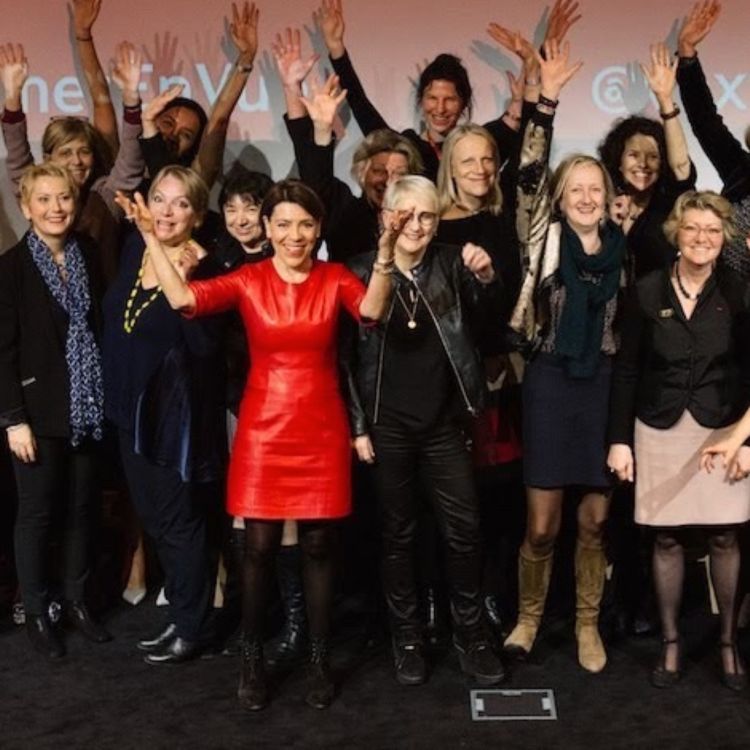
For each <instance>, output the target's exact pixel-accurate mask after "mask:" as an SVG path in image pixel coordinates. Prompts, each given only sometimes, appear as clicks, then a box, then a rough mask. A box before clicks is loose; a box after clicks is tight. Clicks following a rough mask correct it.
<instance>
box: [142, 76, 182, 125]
mask: <svg viewBox="0 0 750 750" xmlns="http://www.w3.org/2000/svg"><path fill="white" fill-rule="evenodd" d="M182 89H183V86H182V84H181V83H176V84H175V85H174V86H170V87H169V88H168V89H166V90H165V91H162V92H161V94H157V95H156V96H155V97H154V98H153V99H152V100H151V101H150V102H149V103H148V104H147V105H146V106H145V107H144V109H143V127H144V135H146V133H145V129H146V123H150V124H152V125H153V124H154V123H155V121H156V118H157V117H158V116H159V115H160V114H161V113H162V112H163V111H164V110H165V109H167V107H168V106H169V103H170V102H171V101H172V100H173V99H176V98H177V97H178V96H179V95H180V94H181V93H182ZM154 127H156V126H155V125H154Z"/></svg>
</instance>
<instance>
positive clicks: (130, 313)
mask: <svg viewBox="0 0 750 750" xmlns="http://www.w3.org/2000/svg"><path fill="white" fill-rule="evenodd" d="M147 258H148V252H144V253H143V260H142V261H141V267H140V268H139V269H138V276H137V277H136V279H135V284H133V288H132V289H131V290H130V296H129V297H128V301H127V302H126V303H125V315H124V318H123V324H122V327H123V328H124V329H125V333H133V329H134V328H135V324H136V323H137V322H138V318H140V317H141V315H142V314H143V311H144V310H145V309H146V308H147V307H148V306H149V305H150V304H151V303H152V302H153V301H154V300H155V299H156V298H157V297H158V296H159V295H160V294H161V285H159V286H157V287H156V289H154V291H153V292H152V293H151V294H150V295H149V297H148V299H146V300H144V301H143V302H142V303H141V304H140V305H139V306H138V307H137V308H136V309H135V310H133V303H134V302H135V297H136V295H137V294H138V288H139V287H141V288H143V269H144V267H145V266H146V259H147Z"/></svg>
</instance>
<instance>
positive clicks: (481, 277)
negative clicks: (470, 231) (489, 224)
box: [461, 242, 495, 284]
mask: <svg viewBox="0 0 750 750" xmlns="http://www.w3.org/2000/svg"><path fill="white" fill-rule="evenodd" d="M461 259H462V260H463V262H464V266H465V267H466V269H467V270H468V271H470V272H471V273H473V274H474V276H475V277H476V278H477V280H478V281H480V282H481V283H482V284H489V283H490V282H491V281H493V280H494V279H495V269H494V268H493V267H492V258H490V255H489V253H488V252H487V251H486V250H485V249H484V248H483V247H479V245H475V244H473V243H472V242H467V243H466V244H465V245H464V246H463V248H461Z"/></svg>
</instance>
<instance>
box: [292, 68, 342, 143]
mask: <svg viewBox="0 0 750 750" xmlns="http://www.w3.org/2000/svg"><path fill="white" fill-rule="evenodd" d="M344 99H346V89H340V88H339V77H338V76H337V75H335V74H334V75H330V76H328V78H327V80H326V81H325V83H323V85H322V86H318V84H317V83H315V82H311V83H310V95H309V96H300V101H301V102H302V104H304V105H305V109H306V110H307V114H308V115H310V119H311V120H312V121H313V125H314V126H315V127H316V128H317V127H321V128H325V129H328V130H330V129H331V128H332V127H333V123H334V120H335V119H336V113H337V112H338V109H339V107H340V106H341V104H342V103H343V101H344Z"/></svg>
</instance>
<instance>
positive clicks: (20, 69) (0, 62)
mask: <svg viewBox="0 0 750 750" xmlns="http://www.w3.org/2000/svg"><path fill="white" fill-rule="evenodd" d="M28 77H29V61H28V60H27V59H26V54H25V53H24V51H23V45H22V44H0V80H2V82H3V88H4V89H5V107H6V109H9V110H13V111H14V112H17V111H19V110H20V109H21V90H22V89H23V85H24V84H25V83H26V79H27V78H28Z"/></svg>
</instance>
